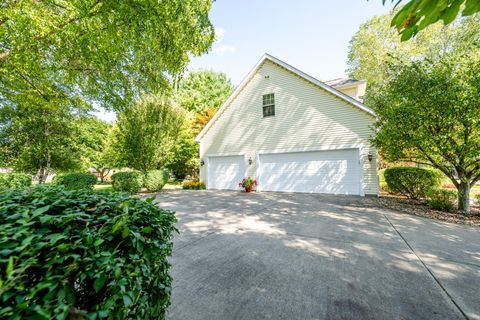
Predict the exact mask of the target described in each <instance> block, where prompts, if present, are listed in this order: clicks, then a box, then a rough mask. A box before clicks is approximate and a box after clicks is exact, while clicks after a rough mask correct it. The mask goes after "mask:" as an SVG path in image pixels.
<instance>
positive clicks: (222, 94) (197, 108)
mask: <svg viewBox="0 0 480 320" xmlns="http://www.w3.org/2000/svg"><path fill="white" fill-rule="evenodd" d="M232 91H233V85H232V83H231V81H230V79H229V78H228V77H227V76H226V75H225V74H224V73H219V72H215V71H210V70H199V71H192V72H190V73H189V74H188V75H187V76H186V77H185V78H183V79H182V80H181V81H180V85H179V90H178V93H179V96H180V104H181V106H182V107H183V108H185V109H186V110H188V111H191V112H194V113H202V112H205V111H206V110H207V109H208V108H213V109H215V110H216V109H218V108H220V106H221V105H222V104H223V103H224V102H225V101H226V100H227V99H228V97H229V96H230V94H231V93H232Z"/></svg>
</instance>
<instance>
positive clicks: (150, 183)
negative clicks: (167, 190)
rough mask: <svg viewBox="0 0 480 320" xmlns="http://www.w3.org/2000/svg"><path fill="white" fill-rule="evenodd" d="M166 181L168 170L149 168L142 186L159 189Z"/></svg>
mask: <svg viewBox="0 0 480 320" xmlns="http://www.w3.org/2000/svg"><path fill="white" fill-rule="evenodd" d="M167 181H168V172H167V171H166V170H151V171H148V172H147V175H146V176H145V180H144V182H143V186H144V187H145V188H147V190H148V191H160V190H162V188H163V186H165V184H166V183H167Z"/></svg>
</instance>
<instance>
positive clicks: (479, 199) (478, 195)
mask: <svg viewBox="0 0 480 320" xmlns="http://www.w3.org/2000/svg"><path fill="white" fill-rule="evenodd" d="M475 198H476V199H477V203H478V204H479V205H480V193H478V194H476V195H475Z"/></svg>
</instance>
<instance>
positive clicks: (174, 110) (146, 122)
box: [115, 95, 186, 172]
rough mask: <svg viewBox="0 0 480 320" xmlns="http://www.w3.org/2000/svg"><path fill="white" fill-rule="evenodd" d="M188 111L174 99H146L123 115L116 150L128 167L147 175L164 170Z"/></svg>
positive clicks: (150, 96)
mask: <svg viewBox="0 0 480 320" xmlns="http://www.w3.org/2000/svg"><path fill="white" fill-rule="evenodd" d="M185 118H186V114H185V111H184V110H183V109H182V108H180V107H178V106H177V104H176V102H175V101H173V100H172V99H171V98H169V97H167V96H164V95H163V96H162V95H148V96H144V97H143V98H142V100H140V101H139V102H137V103H136V104H135V106H133V107H132V108H129V109H127V110H125V111H124V112H122V113H120V114H119V116H118V121H117V127H118V130H117V136H116V138H117V141H116V143H115V145H116V149H117V150H116V151H117V153H118V154H119V156H120V157H121V159H122V160H123V162H124V163H125V164H126V166H127V167H129V168H133V169H135V170H139V171H142V172H147V171H148V170H153V169H158V168H161V167H162V165H163V164H164V162H165V161H166V159H168V157H169V156H170V155H171V153H172V149H173V148H174V146H175V143H176V142H177V139H178V134H179V132H180V130H181V128H182V127H183V125H184V123H185Z"/></svg>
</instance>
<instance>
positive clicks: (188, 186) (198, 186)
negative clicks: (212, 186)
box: [182, 180, 205, 190]
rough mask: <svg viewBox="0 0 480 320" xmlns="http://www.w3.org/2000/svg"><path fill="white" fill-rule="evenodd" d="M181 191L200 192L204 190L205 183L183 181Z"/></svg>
mask: <svg viewBox="0 0 480 320" xmlns="http://www.w3.org/2000/svg"><path fill="white" fill-rule="evenodd" d="M182 189H185V190H202V189H205V183H203V182H201V181H198V180H194V181H184V182H183V183H182Z"/></svg>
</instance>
